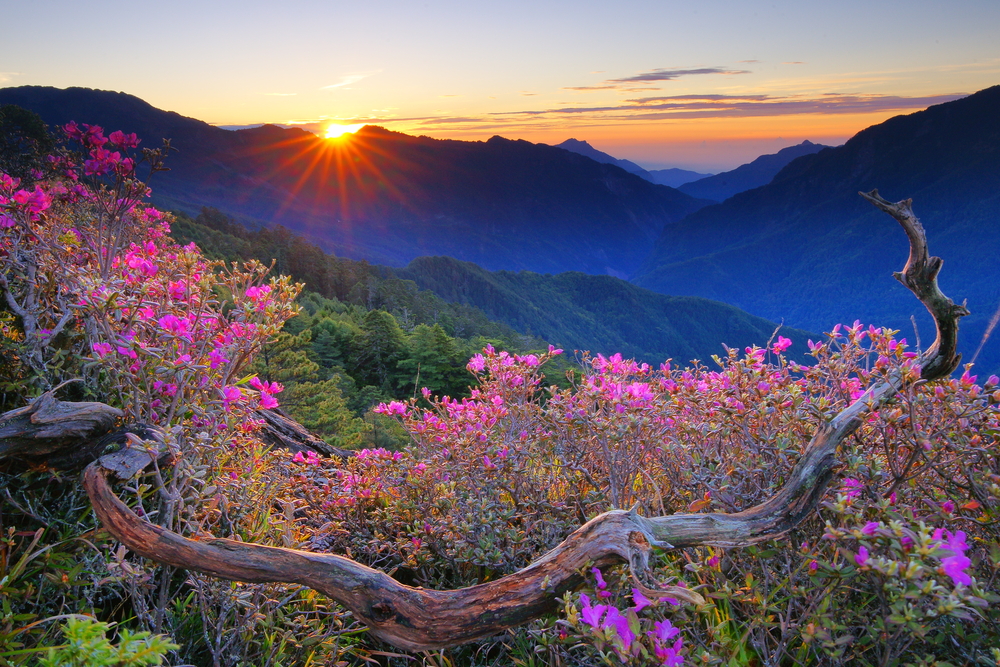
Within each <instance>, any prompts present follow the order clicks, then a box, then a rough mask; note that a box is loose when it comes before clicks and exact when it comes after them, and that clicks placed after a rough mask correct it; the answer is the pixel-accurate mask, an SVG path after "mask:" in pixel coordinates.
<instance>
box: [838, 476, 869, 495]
mask: <svg viewBox="0 0 1000 667" xmlns="http://www.w3.org/2000/svg"><path fill="white" fill-rule="evenodd" d="M863 488H865V485H864V484H862V483H861V482H859V481H858V480H856V479H854V478H853V477H848V478H847V479H845V480H844V484H843V487H841V493H843V494H844V495H845V496H846V497H848V498H857V497H858V496H859V495H860V494H861V489H863Z"/></svg>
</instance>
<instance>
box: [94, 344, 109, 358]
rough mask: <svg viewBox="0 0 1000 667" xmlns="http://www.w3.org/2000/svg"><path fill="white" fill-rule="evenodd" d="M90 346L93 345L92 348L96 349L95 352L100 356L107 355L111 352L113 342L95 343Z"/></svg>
mask: <svg viewBox="0 0 1000 667" xmlns="http://www.w3.org/2000/svg"><path fill="white" fill-rule="evenodd" d="M90 347H91V349H93V350H94V352H95V353H96V354H97V356H99V357H105V356H107V355H109V354H111V344H110V343H94V344H92V345H91V346H90Z"/></svg>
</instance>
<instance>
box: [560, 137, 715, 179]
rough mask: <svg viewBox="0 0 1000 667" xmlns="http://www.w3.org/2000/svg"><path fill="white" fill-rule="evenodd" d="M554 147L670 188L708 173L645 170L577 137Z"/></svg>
mask: <svg viewBox="0 0 1000 667" xmlns="http://www.w3.org/2000/svg"><path fill="white" fill-rule="evenodd" d="M556 148H564V149H566V150H568V151H572V152H574V153H577V154H579V155H584V156H586V157H589V158H590V159H591V160H594V161H595V162H600V163H601V164H613V165H615V166H618V167H621V168H622V169H624V170H625V171H627V172H629V173H630V174H635V175H636V176H641V177H642V178H645V179H646V180H647V181H649V182H650V183H656V184H658V185H666V186H667V187H671V188H679V187H680V186H681V185H683V184H684V183H688V182H690V181H696V180H698V179H699V178H705V177H706V176H709V175H710V174H699V173H698V172H696V171H688V170H686V169H654V170H652V171H647V170H646V169H643V168H642V167H640V166H639V165H637V164H636V163H635V162H631V161H629V160H622V159H620V158H616V157H613V156H611V155H608V154H607V153H605V152H603V151H599V150H597V149H596V148H594V147H593V146H591V145H590V144H589V143H587V142H586V141H580V140H579V139H567V140H566V141H564V142H562V143H561V144H556Z"/></svg>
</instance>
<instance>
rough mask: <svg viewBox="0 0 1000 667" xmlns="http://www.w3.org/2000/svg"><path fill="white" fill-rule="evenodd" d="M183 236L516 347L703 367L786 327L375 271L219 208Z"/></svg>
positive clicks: (661, 306) (432, 270)
mask: <svg viewBox="0 0 1000 667" xmlns="http://www.w3.org/2000/svg"><path fill="white" fill-rule="evenodd" d="M174 236H175V237H177V238H178V239H179V240H181V241H182V242H184V243H187V242H190V241H194V242H196V243H198V245H199V246H200V247H201V248H202V249H203V250H204V251H205V253H206V254H207V255H209V256H211V257H218V258H223V259H227V260H232V259H238V258H244V259H249V258H256V259H259V260H261V261H264V262H270V261H271V258H274V259H275V261H276V264H275V271H277V272H280V273H285V274H288V275H291V276H292V277H293V278H294V279H295V280H298V281H302V282H304V283H306V287H307V289H309V290H312V291H314V292H317V293H318V294H320V295H322V296H323V297H326V298H331V299H337V300H339V301H342V302H345V303H350V304H354V305H358V306H362V307H364V308H367V309H372V308H381V309H385V310H386V311H388V312H390V313H392V314H393V315H394V316H395V317H396V319H397V320H399V322H400V326H402V327H403V328H408V327H409V328H412V327H413V326H414V325H417V324H421V323H422V324H438V325H440V326H442V327H443V328H444V331H445V332H446V333H447V334H448V335H451V336H456V337H461V338H464V339H472V338H475V337H484V338H491V339H496V340H500V341H502V342H503V344H504V345H505V346H508V347H510V348H512V349H526V348H532V347H534V348H537V347H539V346H540V345H543V343H542V341H543V340H544V341H546V342H548V343H552V344H554V345H557V346H560V347H563V348H566V349H568V350H587V351H590V352H593V353H595V354H596V353H603V354H605V355H607V354H614V353H616V352H620V353H622V354H623V355H625V356H630V357H636V358H638V359H640V360H642V361H647V362H650V363H659V362H661V361H663V360H664V359H666V358H667V357H673V358H674V359H677V360H679V361H682V362H686V361H690V360H691V359H701V360H703V361H704V360H708V359H710V358H711V356H712V355H713V354H721V353H722V352H723V347H722V344H723V343H725V344H728V345H730V346H733V347H745V346H747V345H763V344H764V343H765V342H767V340H768V339H769V338H770V337H771V334H772V333H773V332H774V330H775V328H776V327H777V325H776V324H774V323H773V322H770V321H767V320H764V319H762V318H759V317H753V316H751V315H748V314H747V313H745V312H743V311H741V310H739V309H738V308H733V307H732V306H728V305H726V304H723V303H717V302H713V301H708V300H706V299H699V298H692V297H668V296H663V295H661V294H656V293H654V292H650V291H648V290H644V289H641V288H639V287H636V286H635V285H631V284H629V283H627V282H625V281H623V280H619V279H617V278H613V277H611V276H590V275H586V274H582V273H576V272H568V273H562V274H557V275H550V274H538V273H533V272H529V271H522V272H517V273H514V272H509V271H499V272H491V271H487V270H486V269H483V268H482V267H479V266H477V265H475V264H472V263H470V262H462V261H459V260H455V259H451V258H449V257H420V258H417V259H415V260H414V261H412V262H411V263H410V264H409V265H408V266H406V267H405V268H402V269H398V268H390V267H386V266H378V265H371V264H369V263H367V262H359V261H355V260H351V259H345V258H340V257H334V256H331V255H326V254H324V253H323V252H322V251H321V250H320V249H319V248H318V247H316V246H315V245H312V244H310V243H309V242H308V241H305V240H304V239H302V238H300V237H297V236H295V235H294V234H291V233H290V232H288V230H283V229H280V228H279V229H264V230H259V231H256V232H251V231H248V230H246V229H245V228H243V227H242V226H240V225H237V224H234V223H233V222H232V221H231V220H229V219H227V218H226V217H225V216H224V215H222V214H220V213H219V212H217V211H210V210H206V211H203V212H202V213H201V214H200V215H199V216H198V217H197V218H196V219H190V218H187V217H186V216H184V217H182V218H181V219H180V220H178V223H177V224H175V226H174ZM518 332H519V333H518ZM782 335H784V336H786V337H789V338H792V339H793V340H794V341H795V342H796V345H795V346H793V347H792V348H791V349H790V350H789V352H788V354H789V356H791V357H793V358H796V359H799V360H803V359H804V357H803V353H804V352H805V351H806V346H805V340H806V338H809V337H811V338H817V335H816V334H810V333H808V332H805V331H798V330H790V329H782Z"/></svg>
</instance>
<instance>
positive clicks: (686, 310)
mask: <svg viewBox="0 0 1000 667" xmlns="http://www.w3.org/2000/svg"><path fill="white" fill-rule="evenodd" d="M395 273H396V274H397V275H398V276H400V277H402V278H406V279H409V280H412V281H413V282H414V283H416V284H417V285H418V286H419V287H421V288H422V289H427V290H430V291H432V292H434V293H435V294H437V295H438V296H440V297H441V298H443V299H445V300H446V301H452V302H456V303H462V304H467V305H470V306H475V307H476V308H478V309H479V310H482V311H483V312H485V313H486V314H487V315H488V316H489V317H491V318H494V319H496V320H499V321H501V322H504V323H506V324H508V325H510V326H512V327H514V328H515V329H518V330H520V331H526V332H530V333H532V334H534V335H536V336H540V337H542V338H544V339H546V340H548V341H550V342H552V343H554V344H556V345H559V346H562V347H565V348H567V349H579V350H590V351H592V352H595V353H596V352H602V353H604V354H609V353H614V352H621V353H622V355H624V356H628V357H635V358H637V359H640V360H643V361H647V362H651V363H658V362H660V361H663V360H664V359H665V358H667V357H672V358H674V359H675V360H678V361H680V362H684V363H686V362H688V361H690V360H692V359H700V360H702V361H707V360H709V359H710V358H711V356H712V355H714V354H723V352H724V350H723V344H727V345H729V346H731V347H739V348H742V347H745V346H748V345H764V344H765V343H766V342H767V341H768V339H769V338H770V337H771V335H772V334H773V333H774V330H775V329H776V327H777V325H776V324H775V323H773V322H770V321H768V320H765V319H763V318H759V317H754V316H752V315H749V314H747V313H745V312H743V311H741V310H740V309H738V308H734V307H732V306H729V305H727V304H724V303H719V302H716V301H709V300H707V299H699V298H692V297H672V296H664V295H661V294H655V293H653V292H650V291H648V290H645V289H641V288H639V287H636V286H635V285H631V284H629V283H627V282H625V281H623V280H619V279H617V278H613V277H611V276H591V275H586V274H583V273H576V272H568V273H561V274H558V275H541V274H537V273H532V272H529V271H521V272H517V273H514V272H510V271H497V272H490V271H486V270H484V269H482V268H480V267H478V266H475V265H473V264H470V263H468V262H460V261H457V260H454V259H451V258H448V257H421V258H418V259H415V260H414V261H412V262H411V263H410V264H409V265H408V266H407V267H406V268H404V269H398V270H396V271H395ZM781 333H782V335H784V336H786V337H789V338H791V339H793V340H794V341H795V343H796V345H795V346H794V347H793V348H792V349H791V350H790V351H789V355H790V356H792V357H795V358H798V359H801V358H802V353H803V352H805V351H806V345H805V341H806V339H807V338H810V337H811V338H814V339H815V338H817V335H816V334H810V333H808V332H806V331H801V330H793V329H788V328H783V329H782V330H781Z"/></svg>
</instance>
